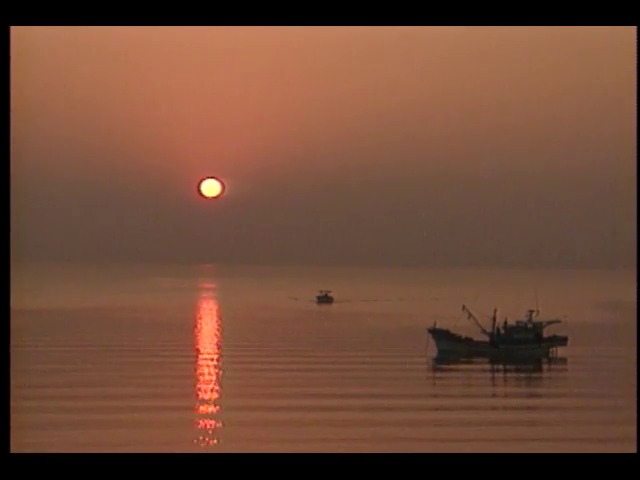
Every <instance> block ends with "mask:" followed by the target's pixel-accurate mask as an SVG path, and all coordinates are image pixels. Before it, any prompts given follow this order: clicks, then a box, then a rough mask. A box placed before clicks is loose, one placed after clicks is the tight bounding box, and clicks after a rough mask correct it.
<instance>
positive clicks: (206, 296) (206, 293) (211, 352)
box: [194, 282, 222, 447]
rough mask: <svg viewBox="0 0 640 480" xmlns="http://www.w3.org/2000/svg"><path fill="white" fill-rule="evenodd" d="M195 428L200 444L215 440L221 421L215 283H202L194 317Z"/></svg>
mask: <svg viewBox="0 0 640 480" xmlns="http://www.w3.org/2000/svg"><path fill="white" fill-rule="evenodd" d="M194 330H195V351H196V406H195V413H196V420H195V426H196V432H197V438H196V439H195V440H194V443H197V444H198V445H200V446H202V447H208V446H213V445H216V444H218V442H219V439H218V433H219V432H218V431H219V429H220V428H221V427H222V422H221V421H220V420H219V419H218V418H217V414H219V413H220V395H221V388H220V378H221V376H222V368H221V367H222V357H221V353H222V351H221V341H222V336H221V318H220V310H219V307H218V301H217V299H216V293H215V285H214V284H211V283H204V282H203V283H202V284H201V285H200V296H199V299H198V307H197V311H196V319H195V327H194Z"/></svg>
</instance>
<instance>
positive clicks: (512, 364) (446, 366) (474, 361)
mask: <svg viewBox="0 0 640 480" xmlns="http://www.w3.org/2000/svg"><path fill="white" fill-rule="evenodd" d="M567 363H568V360H567V358H566V357H550V358H531V359H526V358H523V359H518V358H512V359H509V358H502V359H491V358H488V359H487V358H469V357H462V356H455V355H437V356H436V357H434V358H432V359H431V368H432V370H434V371H443V370H455V369H456V368H464V367H465V366H474V367H486V369H487V370H488V371H491V372H492V373H496V372H504V373H507V372H513V373H543V372H545V371H549V370H551V369H553V370H562V369H563V367H566V366H567Z"/></svg>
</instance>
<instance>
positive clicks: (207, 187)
mask: <svg viewBox="0 0 640 480" xmlns="http://www.w3.org/2000/svg"><path fill="white" fill-rule="evenodd" d="M198 191H199V192H200V195H202V196H203V197H204V198H218V197H219V196H221V195H222V193H223V192H224V183H222V180H219V179H217V178H215V177H207V178H204V179H202V180H200V183H199V184H198Z"/></svg>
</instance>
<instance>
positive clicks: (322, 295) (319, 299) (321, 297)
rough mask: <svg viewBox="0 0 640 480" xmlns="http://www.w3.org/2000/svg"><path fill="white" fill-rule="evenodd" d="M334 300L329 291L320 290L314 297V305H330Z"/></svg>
mask: <svg viewBox="0 0 640 480" xmlns="http://www.w3.org/2000/svg"><path fill="white" fill-rule="evenodd" d="M333 301H334V298H333V297H332V296H331V290H320V292H319V293H318V295H316V303H317V304H318V305H320V304H331V303H333Z"/></svg>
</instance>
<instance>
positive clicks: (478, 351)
mask: <svg viewBox="0 0 640 480" xmlns="http://www.w3.org/2000/svg"><path fill="white" fill-rule="evenodd" d="M427 331H428V332H429V334H430V335H431V338H433V340H434V342H435V344H436V347H437V349H438V356H440V357H460V358H474V357H482V358H492V359H500V358H549V357H551V356H552V354H553V352H554V351H555V349H556V348H557V347H563V346H566V345H567V343H568V338H567V337H564V336H560V335H552V336H550V337H545V338H542V339H541V340H540V341H539V342H528V343H519V344H515V343H512V344H508V343H496V342H489V341H486V340H475V339H473V338H470V337H463V336H462V335H458V334H456V333H453V332H451V331H449V330H447V329H444V328H437V327H432V328H428V329H427Z"/></svg>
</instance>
